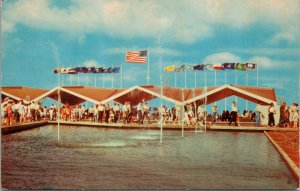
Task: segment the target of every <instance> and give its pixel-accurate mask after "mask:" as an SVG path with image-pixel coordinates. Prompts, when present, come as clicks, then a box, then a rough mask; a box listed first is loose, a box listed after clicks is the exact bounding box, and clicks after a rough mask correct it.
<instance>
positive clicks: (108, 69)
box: [103, 67, 111, 73]
mask: <svg viewBox="0 0 300 191" xmlns="http://www.w3.org/2000/svg"><path fill="white" fill-rule="evenodd" d="M103 73H111V67H109V68H105V69H104V70H103Z"/></svg>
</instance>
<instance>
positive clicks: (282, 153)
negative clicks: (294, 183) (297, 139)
mask: <svg viewBox="0 0 300 191" xmlns="http://www.w3.org/2000/svg"><path fill="white" fill-rule="evenodd" d="M264 133H265V135H266V136H267V137H268V139H269V140H270V142H271V143H272V144H273V145H274V147H275V148H276V150H277V151H278V152H279V154H280V156H281V157H282V158H283V160H284V161H285V162H286V164H287V166H288V167H289V169H290V170H291V171H292V173H293V175H294V176H295V177H297V179H298V180H299V177H300V170H299V168H298V167H297V165H296V164H295V163H294V162H293V160H292V159H291V158H290V157H289V155H288V154H287V153H286V152H285V151H284V149H282V148H281V147H280V145H279V144H277V143H276V141H275V140H274V139H272V137H271V136H270V135H269V134H268V133H267V132H266V131H265V132H264Z"/></svg>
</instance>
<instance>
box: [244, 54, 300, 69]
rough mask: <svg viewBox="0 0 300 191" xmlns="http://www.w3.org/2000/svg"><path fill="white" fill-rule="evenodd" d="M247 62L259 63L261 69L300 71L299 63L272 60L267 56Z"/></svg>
mask: <svg viewBox="0 0 300 191" xmlns="http://www.w3.org/2000/svg"><path fill="white" fill-rule="evenodd" d="M246 62H254V63H257V64H258V66H259V68H263V69H264V68H267V69H275V68H280V69H281V70H287V69H288V70H290V69H292V70H295V69H296V70H298V67H299V63H298V62H297V61H280V60H272V59H270V58H268V57H265V56H254V57H252V58H249V60H247V61H246Z"/></svg>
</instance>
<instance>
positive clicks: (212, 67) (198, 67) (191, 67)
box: [164, 63, 257, 72]
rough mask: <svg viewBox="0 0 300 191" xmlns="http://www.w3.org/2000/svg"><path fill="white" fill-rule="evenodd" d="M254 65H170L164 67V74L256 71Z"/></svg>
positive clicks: (255, 65)
mask: <svg viewBox="0 0 300 191" xmlns="http://www.w3.org/2000/svg"><path fill="white" fill-rule="evenodd" d="M256 68H257V64H255V63H223V64H198V65H181V66H179V67H175V65H170V66H167V67H164V71H165V72H183V71H191V70H244V71H245V70H256Z"/></svg>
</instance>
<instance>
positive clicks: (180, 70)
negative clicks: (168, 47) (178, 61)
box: [175, 65, 185, 72]
mask: <svg viewBox="0 0 300 191" xmlns="http://www.w3.org/2000/svg"><path fill="white" fill-rule="evenodd" d="M184 70H185V65H181V66H179V67H177V68H175V72H182V71H184Z"/></svg>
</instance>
